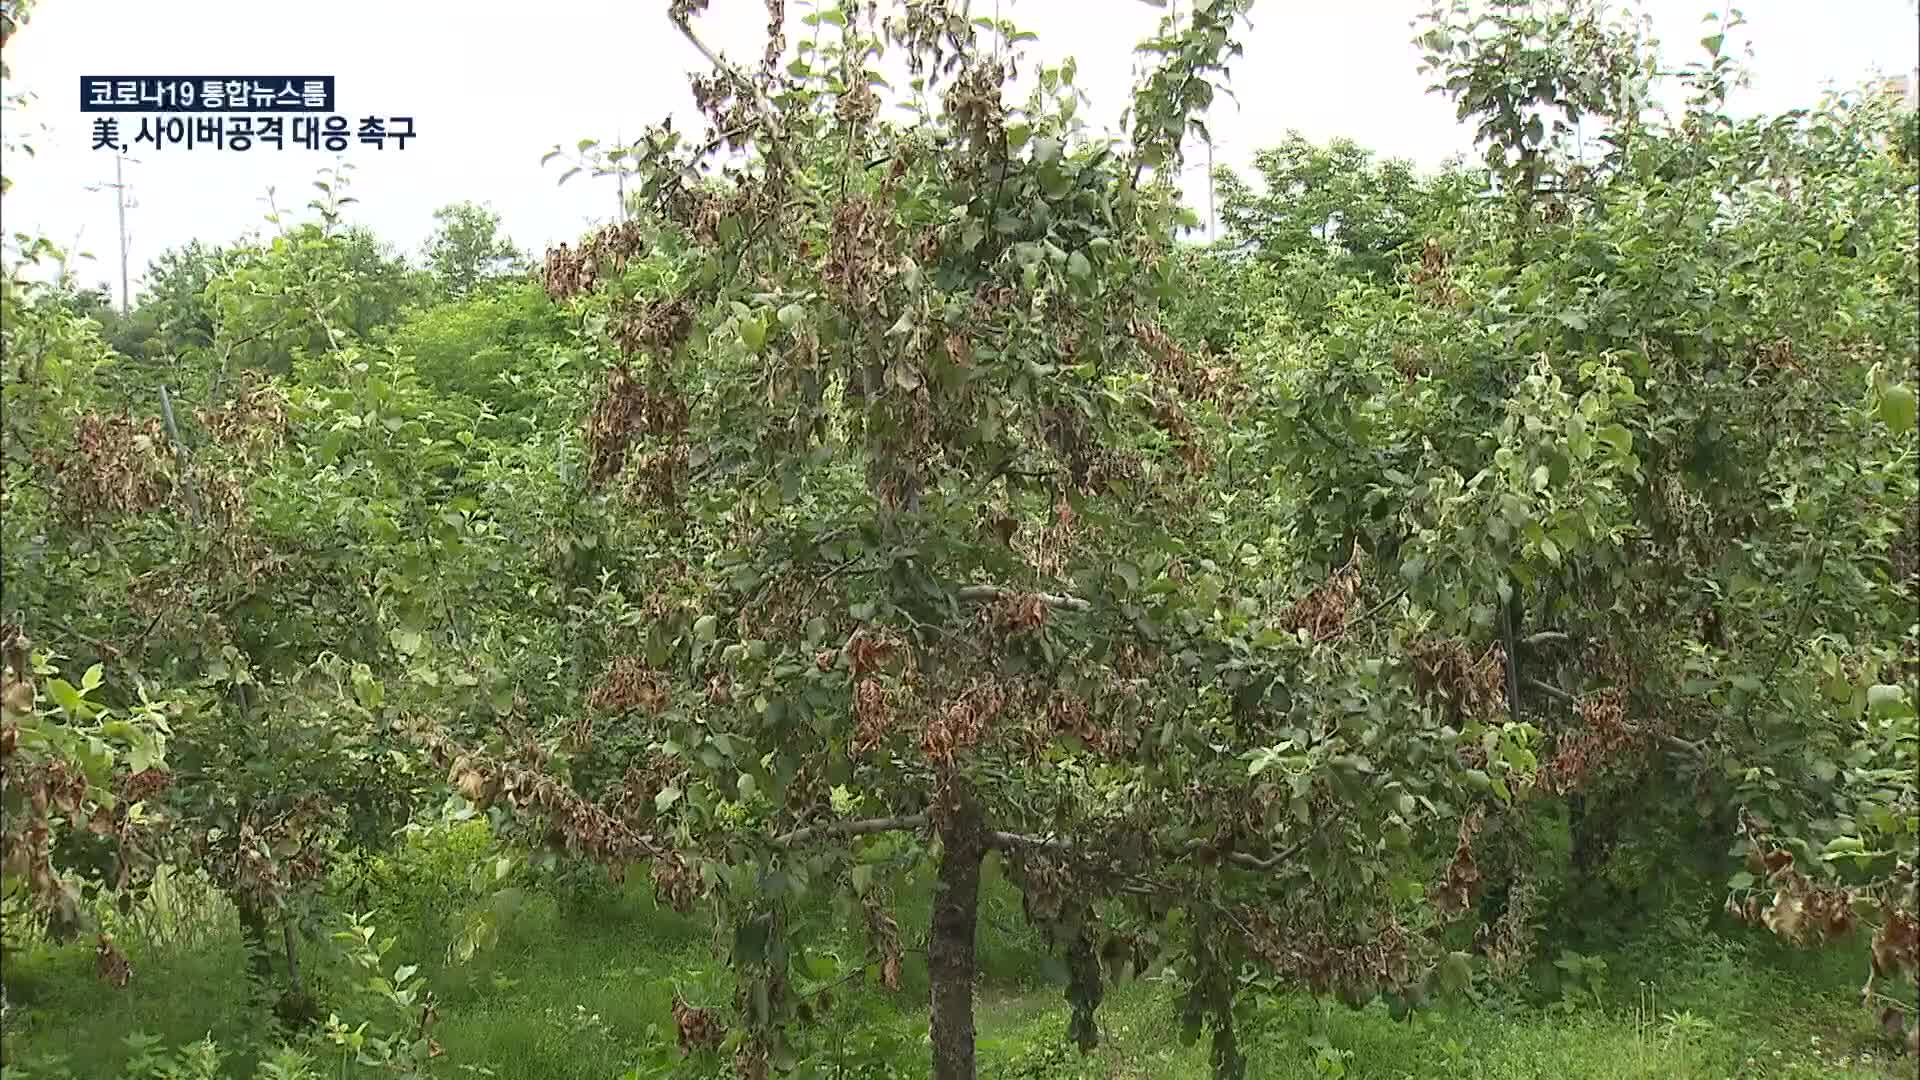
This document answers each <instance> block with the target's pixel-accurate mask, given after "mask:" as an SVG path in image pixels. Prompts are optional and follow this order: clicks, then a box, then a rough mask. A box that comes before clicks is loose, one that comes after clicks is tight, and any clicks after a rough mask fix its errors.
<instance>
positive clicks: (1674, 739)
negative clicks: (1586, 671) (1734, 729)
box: [1527, 679, 1707, 761]
mask: <svg viewBox="0 0 1920 1080" xmlns="http://www.w3.org/2000/svg"><path fill="white" fill-rule="evenodd" d="M1527 685H1528V686H1531V687H1533V688H1534V689H1535V690H1538V691H1540V692H1541V693H1543V694H1546V695H1547V696H1549V697H1553V698H1557V699H1559V700H1561V701H1563V702H1566V703H1567V704H1568V705H1572V706H1574V707H1575V708H1578V707H1579V706H1580V699H1579V698H1578V697H1576V696H1575V695H1573V694H1569V693H1567V692H1566V691H1565V690H1562V689H1560V688H1559V687H1557V686H1555V685H1553V684H1552V683H1550V682H1543V681H1541V680H1539V679H1528V680H1527ZM1620 726H1621V727H1623V728H1625V729H1626V730H1628V731H1630V732H1632V733H1634V734H1635V735H1646V736H1648V737H1649V738H1651V739H1653V740H1654V741H1655V742H1657V743H1660V744H1661V745H1662V746H1665V747H1666V748H1668V749H1669V750H1678V751H1679V752H1681V753H1683V754H1686V755H1688V756H1689V757H1693V758H1696V759H1698V760H1701V761H1704V760H1706V757H1707V750H1706V747H1704V746H1702V745H1700V744H1699V743H1696V742H1688V741H1687V740H1686V739H1683V738H1681V737H1680V736H1678V735H1670V734H1668V733H1667V732H1664V731H1659V730H1656V729H1653V728H1647V727H1641V726H1640V725H1638V724H1629V723H1625V722H1622V723H1621V725H1620Z"/></svg>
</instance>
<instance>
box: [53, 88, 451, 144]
mask: <svg viewBox="0 0 1920 1080" xmlns="http://www.w3.org/2000/svg"><path fill="white" fill-rule="evenodd" d="M80 111H81V112H82V113H133V114H137V115H136V116H129V117H124V118H123V117H120V116H97V117H95V119H94V121H93V149H95V150H112V151H115V152H118V153H125V152H126V151H128V150H131V149H134V148H135V147H141V146H146V147H151V148H152V149H155V150H164V149H166V148H168V147H179V148H181V149H185V150H196V149H199V150H233V151H247V150H253V149H256V148H258V149H263V150H264V149H273V150H288V149H293V150H301V149H305V150H327V151H331V152H333V153H336V154H337V153H341V152H344V151H345V150H346V149H347V148H348V147H349V146H352V145H354V144H355V143H358V144H360V145H363V146H371V147H373V148H375V149H376V150H385V149H387V147H388V146H389V145H391V146H392V147H393V148H394V149H396V150H405V149H406V148H407V143H408V142H409V141H411V140H412V139H413V137H414V131H413V117H411V116H364V117H360V118H358V119H353V118H350V117H348V116H346V115H344V114H342V113H340V112H338V111H336V109H335V100H334V77H333V76H331V75H225V76H211V75H114V76H102V75H82V76H81V77H80ZM122 119H125V120H126V121H127V124H126V127H127V128H133V127H134V126H135V121H136V120H137V122H138V123H137V126H138V130H137V131H135V132H134V134H133V139H132V141H131V142H128V141H127V140H126V139H125V137H124V134H123V129H122V125H121V121H122Z"/></svg>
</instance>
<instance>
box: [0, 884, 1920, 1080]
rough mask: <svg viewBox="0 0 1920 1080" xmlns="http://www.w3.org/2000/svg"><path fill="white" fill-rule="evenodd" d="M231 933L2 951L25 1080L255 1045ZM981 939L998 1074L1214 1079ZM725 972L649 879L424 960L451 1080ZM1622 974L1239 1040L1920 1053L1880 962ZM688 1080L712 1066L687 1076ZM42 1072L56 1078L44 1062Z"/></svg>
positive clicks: (919, 1031)
mask: <svg viewBox="0 0 1920 1080" xmlns="http://www.w3.org/2000/svg"><path fill="white" fill-rule="evenodd" d="M924 902H925V897H924V895H922V896H915V897H910V898H909V899H908V900H907V901H906V902H905V904H904V905H903V907H904V910H902V912H901V923H902V925H903V926H908V927H911V926H913V925H915V920H916V919H919V920H920V921H921V922H922V923H923V922H924V918H923V911H921V910H916V909H920V908H922V907H923V905H924ZM389 921H390V922H391V920H389ZM230 926H231V924H224V925H219V926H218V927H217V929H213V930H210V931H209V932H205V933H201V934H198V935H189V936H187V938H186V940H180V941H175V942H155V941H148V940H145V936H144V935H141V934H134V935H132V936H131V938H130V939H128V940H127V948H128V952H129V955H130V956H131V958H132V959H133V961H134V964H135V981H134V983H133V985H132V986H131V987H130V988H129V989H127V990H125V991H115V990H112V989H110V988H107V987H106V986H104V985H103V984H102V983H101V982H100V981H99V980H97V979H96V978H95V977H94V975H93V970H92V969H93V957H92V952H91V948H90V947H88V946H86V945H68V946H51V945H48V944H46V943H44V942H42V943H31V944H28V945H26V946H25V947H23V948H17V949H15V950H14V951H12V952H11V953H9V955H8V956H7V957H6V982H7V987H8V995H9V999H10V1001H11V1004H12V1006H13V1009H14V1015H13V1017H12V1019H11V1020H10V1022H9V1024H8V1029H7V1031H6V1036H7V1040H6V1046H7V1050H6V1053H7V1058H8V1062H9V1065H8V1067H7V1072H8V1073H9V1074H10V1075H20V1071H19V1063H20V1062H21V1061H22V1060H28V1061H31V1060H32V1059H35V1058H41V1057H44V1056H45V1055H48V1054H63V1055H65V1058H66V1063H65V1067H66V1068H67V1069H69V1070H70V1071H71V1075H73V1076H82V1077H93V1076H101V1077H114V1076H119V1075H120V1071H121V1067H122V1065H123V1063H124V1061H125V1060H126V1058H127V1056H128V1050H127V1047H126V1044H125V1041H124V1040H125V1039H126V1038H127V1036H129V1035H132V1034H134V1033H136V1032H145V1033H148V1034H153V1035H159V1036H162V1037H164V1038H165V1039H166V1040H168V1041H170V1042H174V1043H184V1042H188V1041H192V1040H194V1039H198V1038H200V1037H201V1036H203V1035H207V1034H209V1033H210V1034H211V1035H212V1036H213V1037H214V1038H215V1039H216V1040H221V1041H225V1042H229V1043H233V1044H236V1045H238V1044H239V1043H241V1042H243V1041H244V1039H245V1037H246V1036H247V1035H248V1034H250V1033H255V1032H257V1031H258V1030H259V1029H260V1028H261V1026H262V1024H263V1023H264V1020H263V1014H262V1013H261V1012H260V1011H259V1009H258V1008H257V1007H254V1006H251V1005H250V1004H249V1001H248V996H247V991H246V989H245V988H244V985H243V984H242V983H240V982H239V981H238V980H237V979H236V977H235V973H236V972H238V971H240V970H241V969H242V968H243V966H244V961H243V954H242V950H241V945H240V942H239V935H238V932H237V930H236V929H230V928H229V927H230ZM402 938H403V941H402V943H401V946H400V947H399V948H397V950H396V953H395V957H396V962H398V960H400V959H409V960H420V961H422V962H427V961H429V960H430V959H431V953H432V952H437V951H438V950H439V949H440V948H442V947H443V944H442V942H443V941H444V934H441V933H439V932H438V931H437V928H434V927H426V928H421V927H414V928H410V929H409V930H408V932H406V933H404V934H402ZM981 940H982V945H983V950H982V957H981V960H982V969H983V977H982V981H981V986H980V991H979V1010H978V1011H979V1028H980V1033H981V1039H980V1054H981V1073H982V1076H983V1077H986V1078H1005V1080H1016V1078H1020V1080H1040V1078H1053V1077H1060V1078H1090V1077H1102V1078H1114V1080H1120V1078H1128V1080H1134V1078H1140V1080H1144V1078H1167V1080H1188V1078H1191V1080H1202V1078H1204V1077H1206V1076H1207V1075H1208V1069H1207V1061H1206V1047H1205V1044H1204V1042H1203V1043H1202V1044H1201V1045H1199V1046H1196V1047H1192V1048H1188V1047H1183V1046H1181V1045H1180V1041H1179V1031H1178V1024H1177V1020H1176V1017H1175V1014H1174V1008H1173V1004H1172V1002H1173V991H1172V989H1171V988H1170V987H1168V986H1166V985H1164V984H1162V983H1160V982H1158V981H1155V980H1146V981H1135V982H1130V983H1126V984H1122V985H1120V986H1118V987H1114V988H1112V989H1111V990H1110V991H1109V993H1108V996H1107V999H1106V1002H1105V1004H1104V1005H1103V1006H1102V1008H1101V1011H1100V1019H1101V1028H1102V1033H1103V1045H1102V1046H1101V1047H1100V1048H1099V1049H1098V1050H1097V1051H1096V1052H1095V1053H1094V1054H1092V1055H1091V1056H1090V1057H1086V1058H1082V1057H1080V1056H1079V1055H1078V1053H1077V1052H1073V1051H1069V1050H1066V1049H1064V1048H1062V1046H1061V1045H1060V1044H1061V1040H1062V1033H1063V1031H1064V1029H1065V1022H1066V1015H1065V1002H1064V1000H1063V997H1062V994H1061V991H1060V989H1059V988H1058V987H1057V986H1054V985H1050V984H1049V983H1048V981H1047V980H1046V978H1045V977H1044V976H1043V975H1041V974H1040V972H1041V966H1040V963H1039V960H1040V952H1039V949H1038V943H1037V941H1036V940H1035V939H1034V938H1033V937H1032V936H1031V935H1030V934H1029V933H1028V932H1027V931H1025V930H1024V929H1023V928H1022V927H1021V926H1020V919H1019V909H1018V900H1017V898H1016V897H1015V896H1014V894H1013V893H1012V890H1011V889H1009V888H1008V887H1006V886H1005V885H1004V884H1001V883H998V882H997V881H993V880H990V881H989V883H988V886H987V890H986V902H985V906H984V911H983V920H982V934H981ZM314 951H315V953H316V955H315V957H314V959H313V960H312V961H311V964H312V977H313V978H314V979H315V980H316V981H317V983H318V984H319V985H321V986H322V987H325V986H327V985H328V984H329V980H330V979H332V978H333V977H334V973H332V972H331V971H330V969H329V968H328V967H327V966H326V964H325V962H324V960H323V959H322V958H321V956H320V955H319V953H320V951H321V950H319V947H317V946H316V947H315V948H314ZM711 957H712V950H711V947H710V941H709V940H708V936H707V934H706V932H705V931H704V930H703V929H702V928H701V927H700V926H699V925H698V924H697V923H695V922H694V921H692V920H688V919H682V918H680V917H678V916H675V915H673V914H672V913H671V912H666V911H662V910H660V909H658V908H656V907H655V905H654V904H653V902H652V900H651V898H650V897H648V896H647V895H645V890H644V887H640V888H629V889H625V890H620V891H612V890H609V891H605V892H602V893H600V894H598V895H592V896H589V897H586V898H584V899H578V898H576V901H575V902H574V903H572V904H569V905H568V906H566V907H563V906H562V905H561V904H559V903H557V902H556V901H555V900H554V899H553V898H552V896H551V895H543V894H541V893H538V892H535V893H530V894H529V895H528V896H527V897H526V899H525V902H524V903H523V904H522V905H521V906H520V908H519V910H518V911H517V913H516V914H515V915H514V917H513V918H511V919H509V920H508V921H507V922H506V924H505V926H504V929H503V932H502V934H501V937H500V940H499V941H498V943H497V944H496V945H495V946H494V947H493V948H492V949H490V950H487V951H486V952H484V953H483V954H482V955H480V956H478V957H476V958H475V959H474V960H473V961H470V962H469V963H467V964H464V965H459V966H449V965H446V964H444V963H441V964H433V963H427V967H428V968H429V969H431V970H432V975H431V982H432V986H433V989H434V991H435V993H436V994H437V995H438V996H439V997H440V999H441V1000H442V1002H443V1005H442V1008H441V1013H442V1017H443V1019H442V1021H441V1023H440V1025H439V1027H438V1028H437V1033H438V1037H439V1040H440V1042H441V1043H442V1044H443V1045H444V1046H445V1048H446V1050H447V1060H448V1062H449V1064H450V1066H451V1067H450V1068H449V1069H448V1073H449V1075H469V1074H478V1075H489V1074H490V1075H493V1076H496V1077H501V1078H513V1080H549V1078H551V1080H571V1078H581V1080H585V1078H593V1080H617V1078H619V1077H621V1076H622V1075H623V1074H625V1072H626V1070H627V1069H628V1068H629V1067H630V1066H631V1065H632V1064H633V1063H634V1062H635V1061H636V1060H637V1058H638V1057H640V1056H641V1055H639V1054H638V1053H637V1049H638V1048H642V1047H646V1046H650V1045H652V1046H657V1045H661V1044H663V1043H670V1042H671V1039H672V1032H671V1022H670V1020H669V1019H668V1009H669V1004H670V1002H671V1000H672V998H673V995H674V993H675V991H676V989H679V990H680V991H682V992H684V993H686V994H687V996H688V997H689V998H690V999H693V1000H695V1001H700V1000H703V999H704V1000H706V1001H708V1002H713V1003H721V1002H724V1001H725V1000H727V999H728V997H729V996H730V995H729V992H728V984H727V983H726V981H725V978H724V976H723V975H722V974H721V973H720V972H719V970H718V969H717V968H716V967H715V966H714V964H713V962H712V959H711ZM911 959H912V957H911V954H909V960H910V961H911ZM1604 959H1605V960H1606V961H1607V964H1608V968H1609V970H1608V972H1607V975H1606V979H1605V984H1604V985H1603V986H1602V987H1601V988H1600V992H1599V994H1598V995H1595V996H1593V997H1591V998H1590V999H1589V1000H1588V1001H1586V1002H1585V1003H1583V1004H1580V1005H1578V1006H1574V1007H1567V1008H1559V1009H1549V1008H1543V1007H1540V1006H1538V1005H1533V1004H1522V1003H1514V1002H1501V1001H1499V1000H1494V999H1491V998H1483V999H1482V1000H1481V1001H1480V1002H1479V1003H1478V1004H1470V1003H1460V1004H1458V1005H1454V1006H1450V1007H1445V1008H1440V1009H1435V1010H1432V1011H1428V1012H1424V1013H1419V1014H1415V1016H1414V1017H1413V1018H1412V1020H1411V1021H1409V1022H1396V1021H1394V1020H1392V1019H1391V1018H1390V1017H1389V1016H1388V1015H1387V1013H1386V1011H1385V1009H1384V1007H1382V1006H1379V1005H1375V1006H1372V1007H1370V1008H1368V1009H1365V1010H1361V1011H1358V1012H1355V1011H1351V1010H1348V1009H1346V1008H1344V1007H1340V1006H1337V1005H1336V1006H1332V1007H1331V1008H1329V1007H1326V1006H1323V1005H1322V1004H1321V1003H1319V1002H1317V1001H1315V1000H1314V999H1312V998H1311V997H1308V996H1305V995H1299V996H1290V997H1285V998H1281V999H1279V1000H1277V1001H1273V1002H1270V1003H1268V1004H1267V1005H1266V1006H1264V1007H1263V1008H1262V1009H1261V1010H1260V1012H1259V1013H1258V1015H1257V1016H1255V1017H1254V1018H1253V1019H1252V1020H1251V1021H1250V1022H1248V1023H1247V1024H1246V1025H1244V1026H1243V1031H1242V1045H1243V1047H1245V1048H1246V1049H1247V1051H1248V1053H1249V1056H1250V1059H1251V1060H1250V1065H1251V1068H1250V1075H1251V1076H1253V1077H1258V1078H1269V1077H1271V1078H1280V1080H1284V1078H1291V1077H1340V1076H1345V1077H1354V1078H1361V1077H1366V1078H1382V1080H1387V1078H1392V1080H1398V1078H1402V1077H1422V1078H1424V1077H1447V1078H1454V1077H1458V1078H1484V1080H1522V1078H1552V1080H1578V1078H1584V1077H1593V1078H1596V1080H1598V1078H1604V1080H1630V1078H1635V1077H1648V1078H1654V1077H1660V1078H1676V1080H1691V1078H1702V1080H1704V1078H1708V1077H1712V1078H1735V1077H1739V1078H1747V1077H1754V1078H1758V1077H1828V1076H1831V1077H1873V1078H1884V1077H1891V1076H1903V1077H1910V1076H1912V1075H1913V1062H1912V1061H1911V1060H1904V1061H1902V1060H1898V1059H1895V1058H1893V1057H1891V1056H1890V1054H1889V1050H1888V1048H1887V1047H1886V1046H1885V1045H1884V1044H1881V1043H1879V1042H1878V1041H1877V1040H1876V1038H1875V1034H1874V1032H1873V1031H1872V1029H1871V1026H1870V1024H1869V1023H1868V1022H1867V1020H1866V1018H1865V1017H1864V1016H1863V1014H1862V1013H1861V1011H1860V1010H1859V1009H1858V1007H1857V1006H1856V1005H1855V1004H1854V1002H1853V1000H1852V998H1851V990H1852V988H1853V987H1854V986H1855V985H1857V982H1858V976H1859V973H1860V972H1861V971H1862V970H1863V965H1862V964H1861V963H1860V958H1859V957H1857V956H1853V955H1849V954H1843V953H1840V952H1834V951H1829V952H1825V953H1821V954H1788V953H1785V952H1783V951H1781V950H1779V949H1776V948H1774V947H1772V946H1771V945H1769V944H1768V943H1766V942H1764V941H1762V940H1760V939H1759V938H1756V937H1753V936H1750V935H1739V934H1734V933H1731V932H1730V933H1729V934H1728V935H1727V936H1725V937H1722V936H1720V935H1718V934H1715V933H1713V932H1712V931H1710V930H1706V929H1700V930H1697V931H1696V932H1693V933H1690V934H1687V935H1684V936H1680V935H1675V934H1673V933H1671V932H1667V933H1664V934H1663V935H1662V937H1661V939H1660V940H1652V939H1648V940H1643V941H1639V942H1632V943H1628V944H1626V945H1624V946H1622V947H1620V948H1618V949H1616V950H1614V951H1613V952H1612V953H1610V954H1609V955H1608V956H1606V957H1605V958H1604ZM904 981H905V985H904V986H903V987H902V989H901V991H899V992H898V993H897V994H891V995H889V994H885V993H883V992H881V991H878V990H858V991H855V992H853V993H851V994H849V995H846V996H844V997H843V998H842V999H841V1003H840V1004H839V1005H838V1006H837V1008H836V1011H835V1014H834V1017H835V1018H834V1020H833V1027H832V1029H831V1030H832V1031H833V1032H834V1033H835V1034H836V1035H837V1036H840V1037H843V1038H844V1040H845V1047H844V1049H845V1052H846V1054H847V1056H848V1060H849V1062H850V1063H851V1062H864V1063H863V1064H860V1065H859V1066H858V1067H852V1066H851V1065H850V1067H849V1069H848V1071H847V1072H846V1073H845V1074H844V1075H845V1077H846V1078H847V1080H855V1078H862V1080H877V1078H883V1077H892V1076H898V1077H910V1076H924V1075H925V1072H926V1066H925V1064H924V1063H925V1060H926V1057H925V1055H926V1041H925V1031H926V1026H925V1013H924V1002H925V988H926V980H925V972H924V968H919V967H916V966H915V965H914V964H913V963H911V962H909V964H908V970H907V972H906V978H905V980H904ZM235 1064H236V1065H238V1064H242V1063H241V1062H238V1061H236V1063H235ZM461 1066H469V1067H471V1069H470V1070H464V1071H463V1070H462V1069H461ZM483 1070H486V1071H483ZM683 1074H684V1075H687V1076H690V1077H691V1076H696V1075H702V1071H701V1070H700V1068H699V1067H698V1064H697V1063H690V1065H689V1066H688V1068H687V1069H686V1070H684V1072H683ZM30 1075H34V1076H46V1075H57V1073H55V1072H49V1071H47V1070H44V1069H32V1070H30ZM235 1075H246V1074H245V1073H244V1072H236V1073H235ZM829 1075H831V1074H829Z"/></svg>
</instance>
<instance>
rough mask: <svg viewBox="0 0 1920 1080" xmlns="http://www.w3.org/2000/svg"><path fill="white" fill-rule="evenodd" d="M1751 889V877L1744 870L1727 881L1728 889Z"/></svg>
mask: <svg viewBox="0 0 1920 1080" xmlns="http://www.w3.org/2000/svg"><path fill="white" fill-rule="evenodd" d="M1752 887H1753V875H1752V874H1749V873H1747V872H1746V871H1745V870H1742V871H1740V872H1739V873H1737V874H1735V875H1733V876H1732V877H1730V878H1728V879H1727V888H1729V889H1750V888H1752Z"/></svg>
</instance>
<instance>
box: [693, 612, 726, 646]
mask: <svg viewBox="0 0 1920 1080" xmlns="http://www.w3.org/2000/svg"><path fill="white" fill-rule="evenodd" d="M719 625H720V620H719V619H717V618H715V617H713V616H712V615H702V616H700V617H699V618H697V619H695V620H693V636H694V637H695V638H696V639H698V640H700V641H712V640H713V638H714V633H715V631H716V630H717V629H718V628H719Z"/></svg>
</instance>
